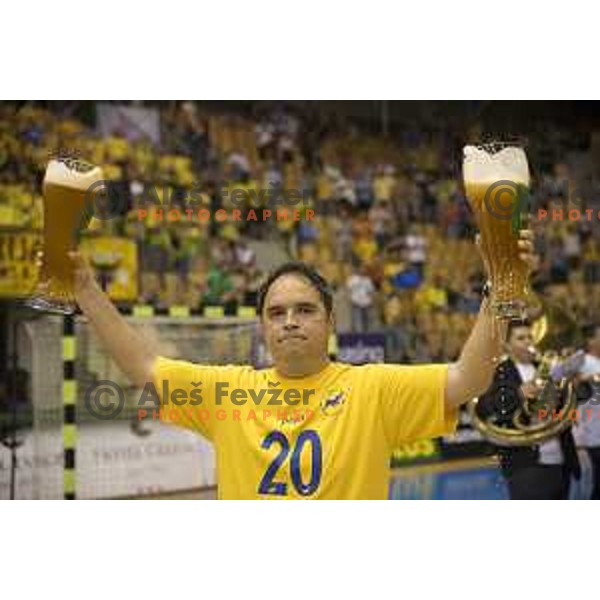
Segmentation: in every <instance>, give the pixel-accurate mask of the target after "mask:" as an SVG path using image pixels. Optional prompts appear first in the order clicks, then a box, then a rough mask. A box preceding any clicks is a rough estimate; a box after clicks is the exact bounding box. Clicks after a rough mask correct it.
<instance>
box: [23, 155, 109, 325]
mask: <svg viewBox="0 0 600 600" xmlns="http://www.w3.org/2000/svg"><path fill="white" fill-rule="evenodd" d="M102 179H103V177H102V170H101V169H100V168H99V167H94V166H93V165H90V164H88V163H85V162H83V161H81V160H79V159H73V158H61V159H56V160H51V161H50V162H49V163H48V167H47V168H46V174H45V177H44V183H43V196H44V230H43V238H42V244H43V249H42V252H41V265H40V272H39V278H38V284H37V287H36V290H35V292H34V294H33V297H31V298H30V299H29V300H28V301H27V304H28V305H29V306H31V307H33V308H35V309H38V310H43V311H47V312H58V313H71V312H74V310H75V306H76V305H75V298H74V294H73V283H74V271H73V265H72V263H71V260H70V259H69V257H68V252H69V251H71V250H74V249H75V248H76V247H77V242H78V237H79V232H80V231H81V230H82V229H84V228H85V227H86V225H87V222H89V219H90V217H91V216H92V215H91V207H92V206H93V204H92V200H91V199H90V196H92V195H93V193H94V191H95V189H97V188H98V186H97V185H94V184H97V183H98V182H100V181H102Z"/></svg>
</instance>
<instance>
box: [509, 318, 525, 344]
mask: <svg viewBox="0 0 600 600" xmlns="http://www.w3.org/2000/svg"><path fill="white" fill-rule="evenodd" d="M519 327H531V321H529V319H512V320H511V321H509V322H508V330H507V331H506V341H507V342H508V341H510V337H511V336H512V333H513V331H514V330H515V329H518V328H519Z"/></svg>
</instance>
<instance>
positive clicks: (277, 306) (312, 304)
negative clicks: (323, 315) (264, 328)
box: [266, 301, 319, 313]
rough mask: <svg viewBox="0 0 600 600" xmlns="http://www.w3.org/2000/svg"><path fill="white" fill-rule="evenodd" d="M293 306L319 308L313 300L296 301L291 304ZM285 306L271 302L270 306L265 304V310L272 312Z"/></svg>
mask: <svg viewBox="0 0 600 600" xmlns="http://www.w3.org/2000/svg"><path fill="white" fill-rule="evenodd" d="M292 306H293V307H294V308H319V305H318V304H316V303H315V302H306V301H303V302H296V303H295V304H293V305H292ZM285 308H286V307H285V306H284V305H283V304H272V305H271V306H267V309H266V310H267V312H268V313H269V312H272V311H274V310H280V309H284V310H285Z"/></svg>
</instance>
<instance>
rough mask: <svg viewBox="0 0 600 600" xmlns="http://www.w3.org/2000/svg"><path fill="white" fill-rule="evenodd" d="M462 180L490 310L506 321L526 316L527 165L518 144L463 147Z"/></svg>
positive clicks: (527, 283)
mask: <svg viewBox="0 0 600 600" xmlns="http://www.w3.org/2000/svg"><path fill="white" fill-rule="evenodd" d="M463 178H464V184H465V191H466V194H467V198H468V200H469V203H470V205H471V208H472V209H473V212H474V214H475V219H476V222H477V226H478V228H479V232H480V244H481V250H482V254H483V256H484V260H485V261H486V263H487V268H488V271H489V276H490V280H491V284H492V290H493V294H492V309H493V310H494V312H495V314H496V315H497V316H498V317H499V318H502V319H516V318H522V317H523V316H525V309H526V307H527V303H528V300H529V297H530V294H529V281H528V277H529V271H528V266H527V265H526V263H525V262H524V261H522V260H521V259H520V258H519V247H518V239H519V231H520V229H521V227H522V226H524V225H525V223H524V217H525V215H526V213H527V210H528V202H527V201H528V195H527V194H528V188H529V167H528V164H527V156H526V154H525V150H524V149H523V148H522V147H521V146H518V145H514V144H509V143H503V142H493V143H489V144H481V145H476V146H465V148H464V161H463Z"/></svg>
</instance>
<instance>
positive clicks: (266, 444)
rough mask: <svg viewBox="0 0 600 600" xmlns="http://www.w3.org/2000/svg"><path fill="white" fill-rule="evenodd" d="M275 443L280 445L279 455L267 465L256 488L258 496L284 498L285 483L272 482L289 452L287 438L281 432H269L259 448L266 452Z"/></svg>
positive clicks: (285, 493) (285, 492)
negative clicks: (272, 495)
mask: <svg viewBox="0 0 600 600" xmlns="http://www.w3.org/2000/svg"><path fill="white" fill-rule="evenodd" d="M275 442H277V443H279V444H281V450H280V451H279V454H278V455H277V456H276V457H275V460H273V462H272V463H271V464H270V465H269V468H268V469H267V471H266V472H265V474H264V476H263V478H262V480H261V482H260V485H259V486H258V493H259V494H275V495H276V496H286V495H287V483H282V482H274V481H273V478H274V477H275V475H276V473H277V471H278V470H279V467H280V466H281V464H282V463H283V461H284V460H285V459H286V457H287V455H288V453H289V451H290V443H289V442H288V440H287V438H286V437H285V435H284V434H283V433H281V431H271V433H269V435H267V437H265V439H264V440H263V443H262V444H261V448H263V449H265V450H268V449H269V448H270V447H271V446H272V445H273V444H274V443H275Z"/></svg>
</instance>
